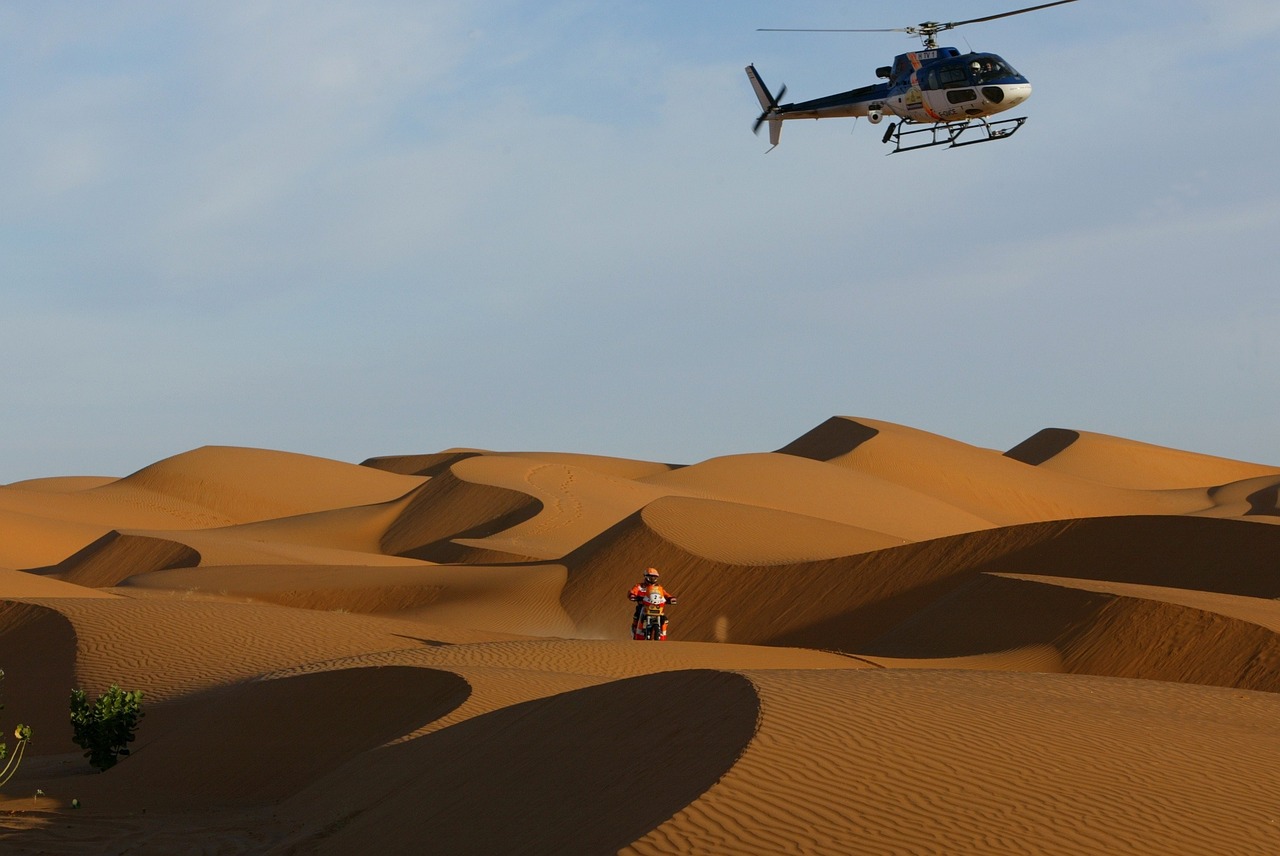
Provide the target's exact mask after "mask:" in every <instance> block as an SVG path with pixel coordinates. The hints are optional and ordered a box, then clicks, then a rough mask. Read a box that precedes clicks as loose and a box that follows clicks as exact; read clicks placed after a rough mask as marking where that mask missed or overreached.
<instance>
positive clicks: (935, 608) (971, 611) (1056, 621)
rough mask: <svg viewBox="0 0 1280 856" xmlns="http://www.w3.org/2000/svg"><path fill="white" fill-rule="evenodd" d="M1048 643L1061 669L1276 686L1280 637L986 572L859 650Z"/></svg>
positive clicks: (1168, 607) (1156, 604)
mask: <svg viewBox="0 0 1280 856" xmlns="http://www.w3.org/2000/svg"><path fill="white" fill-rule="evenodd" d="M1038 645H1048V646H1051V647H1052V648H1053V649H1054V650H1056V651H1057V652H1058V653H1059V655H1060V656H1061V661H1062V662H1061V666H1062V669H1063V671H1066V672H1069V673H1071V674H1080V675H1099V676H1104V677H1116V678H1141V679H1145V680H1162V681H1176V682H1180V683H1192V684H1204V685H1208V686H1223V687H1236V688H1239V689H1249V690H1259V691H1264V692H1277V691H1280V635H1277V634H1276V633H1274V632H1272V631H1271V630H1269V629H1267V628H1265V627H1261V626H1259V625H1257V624H1253V623H1250V622H1248V621H1243V620H1240V619H1236V618H1232V617H1229V616H1225V615H1219V614H1216V613H1212V612H1206V611H1204V610H1200V609H1195V608H1193V607H1189V606H1183V605H1179V604H1175V603H1167V602H1161V601H1155V600H1145V599H1142V598H1138V597H1124V596H1118V595H1113V594H1106V593H1099V592H1095V591H1086V590H1083V589H1075V588H1070V587H1066V586H1062V585H1056V584H1054V583H1052V582H1044V583H1041V582H1038V581H1035V580H1027V579H1010V578H1007V577H998V576H991V575H987V574H983V575H981V576H979V577H977V578H975V579H973V580H971V581H970V582H968V583H966V584H965V585H964V586H962V587H960V588H959V589H957V590H955V591H954V592H952V593H950V594H949V595H947V596H946V597H943V598H941V599H939V600H938V601H937V602H935V603H933V604H931V605H930V606H929V607H928V608H926V609H924V610H921V611H920V612H919V613H917V614H916V615H914V616H912V618H910V619H909V620H908V621H906V622H904V623H903V624H901V625H899V626H898V627H896V628H894V629H893V630H892V631H890V632H889V633H887V634H885V635H884V636H882V637H880V638H879V639H877V640H875V641H874V642H873V643H871V644H869V645H865V646H863V647H862V648H860V649H859V651H858V653H860V654H864V655H867V656H873V657H895V658H904V659H935V658H950V657H964V656H970V655H978V654H990V653H995V652H1002V651H1011V650H1016V649H1019V648H1027V647H1031V646H1038Z"/></svg>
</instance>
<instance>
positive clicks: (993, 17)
mask: <svg viewBox="0 0 1280 856" xmlns="http://www.w3.org/2000/svg"><path fill="white" fill-rule="evenodd" d="M1074 2H1076V0H1057V2H1056V3H1041V4H1040V5H1039V6H1028V7H1027V8H1026V9H1018V10H1016V11H1013V12H1001V13H1000V14H999V15H987V16H986V17H985V18H970V19H969V20H967V21H954V22H952V23H950V24H944V25H943V27H944V28H945V29H948V30H949V29H951V28H952V27H962V26H964V25H965V24H981V23H982V22H983V21H994V20H996V19H997V18H1008V17H1010V16H1012V15H1021V14H1024V13H1026V12H1035V11H1037V10H1039V9H1048V8H1049V7H1050V6H1061V5H1062V4H1064V3H1074Z"/></svg>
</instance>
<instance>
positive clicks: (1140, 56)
mask: <svg viewBox="0 0 1280 856" xmlns="http://www.w3.org/2000/svg"><path fill="white" fill-rule="evenodd" d="M1019 5H1022V4H1019V3H1017V2H1016V0H1015V2H1013V3H1001V2H999V0H945V2H944V0H927V2H925V0H895V2H887V1H885V0H797V2H789V3H785V4H784V3H779V2H764V0H735V2H732V3H730V2H696V3H688V2H674V0H633V2H626V3H618V2H602V0H539V2H526V0H480V1H479V2H477V0H425V2H424V1H423V0H417V2H408V0H405V1H404V2H401V0H307V2H300V1H299V2H277V0H253V1H252V2H241V0H219V2H216V3H215V2H194V0H193V2H189V3H171V2H159V0H157V1H156V2H147V1H146V0H136V2H135V0H116V2H111V3H84V2H80V0H42V2H40V3H31V2H26V0H0V186H3V188H4V191H3V193H0V367H2V369H0V403H2V404H3V408H4V417H3V422H2V423H0V426H2V427H0V483H10V482H15V481H19V480H23V479H29V478H36V477H46V476H61V475H114V476H123V475H127V474H128V473H131V472H133V471H135V470H137V469H140V468H142V467H144V466H146V465H148V464H150V463H152V462H154V461H157V460H160V459H163V458H165V457H168V456H170V455H174V454H178V453H180V452H184V451H187V450H190V449H194V448H197V447H200V446H203V445H210V444H215V445H233V446H252V447H258V448H269V449H278V450H281V451H288V452H296V453H301V454H308V455H317V456H321V457H326V458H333V459H336V460H343V461H350V462H353V463H355V462H359V461H362V460H364V459H365V458H367V457H371V456H377V455H392V454H410V453H425V452H435V451H440V450H443V449H446V448H451V447H477V448H486V449H494V450H511V451H518V450H527V451H532V450H542V451H572V452H581V453H592V454H602V455H614V456H618V457H627V458H641V459H647V460H659V461H667V462H673V463H693V462H696V461H698V460H703V459H706V458H709V457H713V456H716V455H724V454H735V453H740V452H756V451H769V450H773V449H777V448H780V447H781V446H784V445H786V444H787V443H788V442H790V441H791V440H792V439H794V438H795V437H797V436H799V435H801V434H803V433H805V432H806V431H808V430H809V429H810V428H812V427H814V426H816V425H818V424H819V423H821V422H822V421H824V420H826V419H827V418H828V417H830V416H834V415H850V416H863V417H868V418H873V419H881V420H886V421H890V422H896V423H900V424H904V425H909V426H911V427H914V428H919V429H922V430H925V431H929V432H932V433H936V434H941V435H944V436H947V437H951V438H954V439H957V440H960V441H963V442H966V443H971V444H974V445H978V446H983V447H988V448H995V449H999V450H1005V449H1008V448H1011V447H1012V446H1014V445H1016V444H1017V443H1019V442H1021V441H1022V440H1023V439H1025V438H1027V437H1029V436H1031V435H1032V434H1034V433H1036V432H1037V431H1039V430H1040V429H1042V428H1047V427H1060V428H1073V429H1077V430H1084V431H1094V432H1100V433H1104V434H1112V435H1116V436H1122V437H1128V438H1130V439H1134V440H1140V441H1143V442H1147V443H1154V444H1157V445H1162V446H1170V447H1174V448H1180V449H1187V450H1190V451H1196V452H1202V453H1206V454H1213V455H1220V456H1224V457H1229V458H1237V459H1242V460H1249V461H1255V462H1261V463H1270V464H1280V433H1278V432H1277V431H1276V426H1277V424H1278V423H1280V293H1278V290H1277V288H1276V285H1277V271H1278V270H1280V160H1278V159H1277V158H1276V156H1275V147H1276V142H1277V140H1280V111H1278V110H1277V109H1276V108H1275V104H1276V102H1277V95H1278V93H1280V66H1277V64H1276V63H1275V44H1276V41H1277V38H1278V37H1280V5H1277V4H1276V3H1275V2H1274V0H1233V2H1232V3H1229V4H1227V3H1221V2H1219V0H1132V2H1126V3H1108V2H1102V0H1079V2H1077V3H1073V4H1069V5H1065V6H1061V7H1057V8H1053V9H1047V10H1043V11H1038V12H1034V13H1030V14H1026V15H1019V16H1015V17H1011V18H1005V19H1001V20H999V21H993V22H989V23H984V24H976V25H972V26H966V27H961V28H957V29H956V30H954V31H951V32H948V33H944V34H943V35H942V37H941V40H942V42H943V44H950V45H955V46H956V47H959V48H960V49H961V50H969V49H973V50H977V51H991V52H994V53H998V54H1000V55H1001V56H1003V57H1004V58H1005V59H1006V60H1007V61H1008V62H1009V63H1010V64H1012V65H1013V66H1014V67H1015V68H1017V69H1018V70H1019V71H1020V72H1022V73H1023V74H1024V75H1026V76H1027V77H1028V78H1029V79H1030V80H1031V82H1032V84H1033V86H1034V87H1035V93H1034V95H1033V96H1032V98H1031V99H1030V101H1029V102H1027V104H1025V105H1024V106H1023V107H1022V108H1019V109H1018V110H1017V111H1016V112H1015V114H1014V115H1028V116H1030V120H1029V121H1028V122H1027V124H1026V125H1025V126H1024V127H1023V128H1022V129H1021V130H1020V131H1019V132H1018V134H1017V135H1016V136H1015V137H1013V138H1010V139H1009V140H1005V141H1001V142H997V143H993V144H990V145H980V146H973V147H969V148H965V149H957V150H950V151H948V150H943V149H937V150H930V151H923V152H913V153H910V154H899V155H893V156H886V152H887V151H888V149H887V148H886V147H885V146H883V145H882V144H881V142H880V137H881V134H882V132H883V126H881V127H879V128H876V127H872V126H871V125H869V124H868V123H867V122H866V121H865V120H863V121H861V122H855V121H853V120H848V119H836V120H824V121H821V122H788V123H786V125H785V126H784V129H783V134H782V144H781V145H780V146H779V148H778V149H776V150H775V151H772V152H767V150H768V140H767V135H762V136H760V137H756V136H753V135H752V133H751V125H752V122H753V121H754V119H755V117H756V115H757V114H758V113H759V106H758V104H757V103H756V100H755V97H754V95H753V93H752V91H751V87H750V85H749V83H748V81H747V78H746V76H745V74H744V73H743V68H744V66H746V65H747V63H755V65H756V67H757V68H758V69H759V71H760V73H761V75H762V76H763V77H764V79H765V81H766V83H768V84H769V85H770V86H771V87H773V88H774V89H776V88H777V87H778V86H779V85H781V84H783V83H785V84H787V86H788V96H787V100H793V99H794V100H804V99H808V98H814V97H819V96H823V95H828V94H832V93H835V92H840V91H844V90H847V89H850V88H853V87H855V86H862V85H866V84H869V83H873V82H875V76H874V74H875V69H876V68H877V67H878V66H882V65H887V64H889V63H890V62H891V61H892V59H893V57H894V55H895V54H898V53H904V52H906V51H908V50H912V49H914V48H915V47H916V46H917V45H918V42H917V41H915V40H914V39H912V38H911V37H909V36H907V35H903V34H893V33H890V34H825V33H824V34H798V33H762V32H757V28H761V27H835V28H846V27H872V28H878V27H903V26H908V25H911V24H916V23H919V22H921V21H926V20H943V21H947V20H951V21H956V20H964V19H967V18H974V17H980V16H985V15H989V14H994V13H996V12H1001V11H1006V10H1009V9H1013V8H1017V7H1018V6H1019ZM1025 5H1032V4H1030V3H1027V4H1025Z"/></svg>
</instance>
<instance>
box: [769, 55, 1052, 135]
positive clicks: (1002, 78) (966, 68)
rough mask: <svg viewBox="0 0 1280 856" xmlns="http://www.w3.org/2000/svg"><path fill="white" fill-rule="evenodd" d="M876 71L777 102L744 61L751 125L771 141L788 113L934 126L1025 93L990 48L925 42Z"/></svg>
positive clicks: (1000, 106) (990, 110)
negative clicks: (754, 111)
mask: <svg viewBox="0 0 1280 856" xmlns="http://www.w3.org/2000/svg"><path fill="white" fill-rule="evenodd" d="M876 75H877V76H878V77H881V78H884V79H885V81H886V82H885V83H876V84H872V85H871V86H863V87H860V88H858V89H851V90H849V91H848V92H840V93H837V94H835V95H828V96H826V97H825V98H815V99H813V100H811V101H799V102H794V103H789V104H778V103H777V102H776V100H775V99H774V97H773V96H772V95H770V94H769V90H768V88H767V87H766V86H765V85H764V82H763V81H762V80H761V79H760V75H759V74H758V73H757V72H756V70H755V66H748V67H747V76H748V77H749V78H750V79H751V84H752V86H753V87H754V88H755V91H756V96H757V97H758V98H759V99H760V105H761V106H762V107H763V108H764V112H763V113H761V115H760V118H759V120H757V122H756V127H757V128H758V127H759V126H760V125H761V124H762V123H764V122H768V123H769V137H770V140H771V142H772V143H773V145H775V146H776V145H777V144H778V138H779V134H780V133H781V130H782V123H783V121H785V120H788V119H833V118H840V117H851V118H857V117H861V116H866V117H868V118H869V119H870V120H871V122H872V123H873V124H875V123H878V122H880V120H881V119H883V118H884V117H885V116H896V117H897V118H898V119H899V120H901V122H900V124H902V125H906V124H932V125H934V126H935V127H938V126H944V125H950V124H951V123H964V122H966V121H968V120H975V119H976V120H984V121H985V118H986V117H988V116H994V115H995V114H997V113H1003V112H1004V111H1006V110H1010V109H1012V108H1014V107H1017V106H1018V105H1019V104H1021V103H1022V102H1024V101H1026V100H1027V99H1028V98H1030V97H1031V84H1030V82H1028V81H1027V79H1026V78H1025V77H1023V76H1022V75H1021V74H1019V73H1018V72H1017V71H1015V70H1014V68H1013V67H1012V66H1011V65H1009V64H1008V63H1007V62H1005V61H1004V59H1002V58H1001V57H999V56H997V55H996V54H992V53H972V52H971V53H966V54H962V53H960V51H959V50H957V49H956V48H926V49H924V50H920V51H915V52H913V53H906V54H901V55H899V56H898V57H897V58H896V59H895V60H894V63H893V65H890V66H884V67H882V68H880V69H877V70H876ZM784 91H785V87H784ZM1015 121H1016V122H1017V123H1018V124H1020V123H1021V122H1022V121H1025V120H1008V122H1006V124H1009V123H1013V122H1015ZM955 127H958V126H955ZM902 133H907V132H905V131H904V132H902ZM993 136H1004V135H1003V134H995V135H993ZM888 138H889V135H886V140H887V139H888ZM950 141H952V142H954V140H950Z"/></svg>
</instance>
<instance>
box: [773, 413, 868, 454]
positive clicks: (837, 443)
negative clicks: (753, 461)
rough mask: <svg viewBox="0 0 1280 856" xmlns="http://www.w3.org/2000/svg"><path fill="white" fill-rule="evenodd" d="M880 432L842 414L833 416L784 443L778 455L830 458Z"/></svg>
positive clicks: (848, 451) (847, 451) (853, 447)
mask: <svg viewBox="0 0 1280 856" xmlns="http://www.w3.org/2000/svg"><path fill="white" fill-rule="evenodd" d="M879 433H880V431H879V430H878V429H875V428H872V427H871V426H870V425H863V424H862V423H861V422H857V421H854V420H853V419H848V418H846V417H844V416H833V417H831V418H830V419H828V420H827V421H826V422H823V423H822V424H821V425H819V426H818V427H817V428H814V429H813V430H812V431H809V432H808V433H806V434H803V435H801V436H800V437H797V438H796V439H795V440H792V441H791V442H790V443H788V444H787V445H785V446H783V447H782V448H781V449H779V450H778V454H780V455H794V456H795V457H797V458H810V459H812V460H815V461H830V460H833V459H835V458H839V457H842V456H844V455H847V454H849V453H850V452H852V451H853V450H854V449H856V448H858V447H859V446H861V445H862V444H863V443H865V442H867V441H868V440H870V439H872V438H873V437H875V436H876V435H877V434H879Z"/></svg>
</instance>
